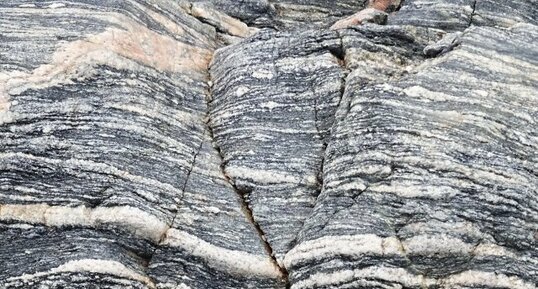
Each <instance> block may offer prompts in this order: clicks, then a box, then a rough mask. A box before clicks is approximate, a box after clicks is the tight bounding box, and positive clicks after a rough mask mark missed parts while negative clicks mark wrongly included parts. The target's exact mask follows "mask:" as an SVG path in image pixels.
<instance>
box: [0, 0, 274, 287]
mask: <svg viewBox="0 0 538 289" xmlns="http://www.w3.org/2000/svg"><path fill="white" fill-rule="evenodd" d="M109 4H110V5H109ZM0 9H2V15H6V16H7V17H5V18H2V21H3V22H2V26H1V28H0V29H2V30H6V31H7V33H6V34H5V37H7V39H8V41H5V42H3V43H2V45H3V46H4V48H6V50H9V51H11V52H12V53H13V54H12V55H16V56H17V57H22V60H20V59H17V58H13V57H12V55H11V54H10V56H9V57H8V58H7V60H6V61H5V62H3V66H2V74H1V75H0V146H1V147H2V152H0V221H1V224H2V238H1V239H2V243H3V244H2V250H1V254H0V260H2V262H1V263H2V270H0V287H4V286H7V287H9V288H41V287H43V286H48V287H50V288H61V287H62V286H64V287H70V288H87V287H88V286H100V287H101V288H117V287H130V288H166V287H167V286H169V285H170V284H172V283H174V282H175V284H176V286H187V285H181V284H188V286H191V288H198V287H199V288H207V287H211V286H213V285H214V284H215V280H214V279H212V278H211V277H212V276H215V275H219V276H220V277H219V278H220V279H222V280H229V281H223V282H230V284H240V283H237V282H238V281H237V280H242V279H249V280H248V283H249V284H250V286H254V287H257V288H275V287H278V286H280V285H279V282H280V281H279V278H280V276H279V272H278V270H277V269H276V268H275V266H274V265H273V264H272V263H271V259H270V257H269V255H268V254H267V252H266V251H265V248H264V247H263V243H262V241H261V239H260V237H259V236H258V235H257V233H256V230H255V228H254V227H253V226H252V225H251V224H250V223H249V221H248V219H247V218H246V217H245V215H244V214H243V212H242V211H241V209H240V208H241V202H240V201H239V198H238V196H237V195H236V194H235V192H234V191H233V190H232V189H231V187H230V185H229V184H227V182H226V180H225V178H224V176H223V175H222V174H221V172H220V166H219V165H220V159H219V158H218V154H217V152H216V151H215V150H214V149H213V148H212V146H211V140H210V139H209V138H208V130H207V128H206V124H205V120H204V118H205V116H206V114H207V104H206V94H207V91H208V86H207V75H208V74H207V65H208V62H209V60H210V58H211V54H212V50H213V49H214V48H215V47H216V46H217V43H218V41H217V40H216V34H215V29H214V28H210V27H209V26H207V25H205V24H202V23H200V22H198V21H197V20H196V19H194V18H193V17H191V16H188V15H187V13H186V12H185V11H184V10H183V7H182V6H179V5H176V4H174V3H171V2H168V1H150V3H146V2H145V1H128V2H126V3H122V4H121V5H119V4H118V3H116V4H114V3H104V4H103V5H97V4H96V3H94V2H92V1H77V2H70V3H48V4H47V5H45V4H41V3H37V4H34V3H26V2H20V3H18V2H13V3H8V4H4V5H3V6H2V7H1V8H0ZM4 12H5V14H4ZM66 15H67V16H66ZM135 15H136V16H135ZM79 16H80V17H79ZM70 19H76V20H73V21H70ZM14 25H15V26H17V29H15V30H12V31H11V30H10V27H12V26H14ZM81 27H84V28H83V29H82V28H81ZM29 59H31V60H29ZM19 60H20V62H19ZM232 257H234V258H235V259H234V258H232ZM238 259H241V260H242V261H241V262H237V260H238ZM163 260H166V262H163ZM148 267H149V269H148ZM178 267H187V268H196V270H194V271H189V272H183V273H181V272H180V271H179V270H177V268H178ZM253 272H255V274H253ZM256 272H257V273H256ZM163 276H164V278H162V277H163ZM253 276H254V277H253ZM185 278H192V280H195V283H189V282H187V281H184V279H185ZM234 282H235V283H234ZM268 284H269V285H268ZM273 285H274V286H273ZM40 286H41V287H40ZM231 286H232V287H233V286H235V285H231Z"/></svg>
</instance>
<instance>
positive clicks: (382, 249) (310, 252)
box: [284, 234, 403, 268]
mask: <svg viewBox="0 0 538 289" xmlns="http://www.w3.org/2000/svg"><path fill="white" fill-rule="evenodd" d="M366 253H368V254H374V255H401V254H403V250H402V244H401V242H400V241H399V240H398V239H397V238H395V237H388V238H382V237H379V236H376V235H374V234H364V235H360V234H359V235H344V236H326V237H321V238H319V239H315V240H311V241H306V242H303V243H301V244H299V245H298V246H296V247H294V248H293V249H291V250H290V251H289V252H288V253H287V254H286V257H285V258H284V264H285V266H286V267H287V268H291V267H292V266H293V265H295V264H296V263H298V262H300V261H303V260H311V259H323V258H326V257H330V256H334V255H347V256H357V257H358V256H361V255H364V254H366Z"/></svg>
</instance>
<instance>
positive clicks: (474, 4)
mask: <svg viewBox="0 0 538 289" xmlns="http://www.w3.org/2000/svg"><path fill="white" fill-rule="evenodd" d="M477 1H478V0H474V1H473V4H471V8H472V9H473V11H471V16H469V23H467V28H469V27H471V25H473V17H474V16H475V15H476V2H477Z"/></svg>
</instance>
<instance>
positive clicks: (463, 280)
mask: <svg viewBox="0 0 538 289" xmlns="http://www.w3.org/2000/svg"><path fill="white" fill-rule="evenodd" d="M442 284H445V286H444V288H454V285H485V286H487V287H492V288H511V289H536V286H534V285H533V284H530V283H526V282H525V281H523V280H521V279H520V278H517V277H515V276H506V275H503V274H497V273H493V272H482V271H474V270H469V271H465V272H462V273H459V274H455V275H452V276H450V277H448V278H446V279H444V280H443V282H442Z"/></svg>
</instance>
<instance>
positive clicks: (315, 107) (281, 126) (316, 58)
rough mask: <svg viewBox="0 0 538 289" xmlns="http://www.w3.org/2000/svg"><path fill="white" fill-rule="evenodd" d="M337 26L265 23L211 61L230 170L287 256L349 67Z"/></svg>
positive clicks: (213, 116)
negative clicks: (266, 27) (275, 27)
mask: <svg viewBox="0 0 538 289" xmlns="http://www.w3.org/2000/svg"><path fill="white" fill-rule="evenodd" d="M340 50H341V43H340V39H339V37H338V35H337V34H336V33H335V32H332V31H323V32H321V31H320V32H304V33H299V34H290V33H276V32H271V31H261V32H260V33H258V34H257V35H255V36H254V37H252V38H251V39H249V40H248V41H244V42H242V43H240V44H237V45H232V46H229V47H226V48H223V49H220V50H218V51H217V53H216V54H215V57H214V59H213V62H212V64H211V69H210V71H211V79H212V82H213V87H212V93H211V94H212V101H211V104H210V107H211V113H210V123H209V125H210V126H211V127H212V128H213V132H214V136H215V142H216V145H217V146H218V147H219V148H220V151H221V153H222V155H223V161H224V162H223V166H224V171H225V173H226V174H227V175H228V176H229V177H230V178H231V180H232V181H233V182H234V184H235V186H236V187H237V189H238V190H239V191H241V192H242V193H243V194H246V197H247V198H248V201H249V202H248V205H249V207H250V208H251V209H252V211H253V215H254V218H255V220H256V221H257V222H258V224H259V225H260V226H261V229H262V230H263V232H264V233H265V237H266V238H267V240H268V242H269V243H270V244H271V245H272V248H273V252H274V253H275V255H276V257H277V259H278V260H279V261H281V260H282V258H283V256H284V254H285V253H286V252H287V251H288V250H289V249H291V246H292V245H293V242H294V239H295V236H296V234H297V232H298V231H299V230H300V229H301V227H302V225H303V221H304V219H305V218H306V217H307V216H308V215H309V214H310V211H311V208H312V207H313V206H314V203H315V200H316V197H317V195H318V194H319V190H320V186H321V183H320V180H319V174H320V173H321V168H322V163H323V155H324V150H325V146H326V143H327V141H328V139H327V138H328V135H329V130H330V128H331V126H332V124H333V120H334V114H335V111H336V108H337V106H338V103H339V102H340V97H341V89H342V88H343V78H344V76H345V71H344V68H343V67H341V63H340V62H341V60H340V59H338V57H337V56H335V55H333V53H336V52H337V51H340Z"/></svg>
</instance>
